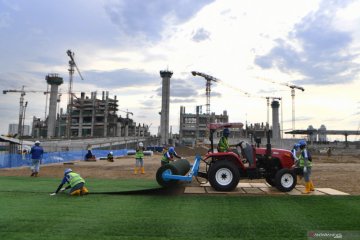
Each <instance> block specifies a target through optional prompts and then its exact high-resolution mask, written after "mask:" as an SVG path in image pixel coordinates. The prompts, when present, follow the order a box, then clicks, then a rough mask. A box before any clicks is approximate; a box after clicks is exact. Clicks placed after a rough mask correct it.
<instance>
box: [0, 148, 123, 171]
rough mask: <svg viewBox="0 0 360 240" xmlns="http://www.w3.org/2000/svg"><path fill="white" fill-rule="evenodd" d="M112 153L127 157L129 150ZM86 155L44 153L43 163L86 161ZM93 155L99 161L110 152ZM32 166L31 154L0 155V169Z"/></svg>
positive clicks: (94, 152)
mask: <svg viewBox="0 0 360 240" xmlns="http://www.w3.org/2000/svg"><path fill="white" fill-rule="evenodd" d="M111 151H112V152H113V155H114V157H120V156H125V155H127V152H128V150H127V149H121V150H111ZM86 153H87V150H80V151H67V152H49V153H44V155H43V159H42V161H41V163H42V164H50V163H62V162H70V161H77V160H84V156H85V154H86ZM92 153H93V155H95V157H96V158H97V159H99V158H100V157H106V156H107V154H108V153H109V150H92ZM30 165H31V156H30V154H0V168H14V167H21V166H30Z"/></svg>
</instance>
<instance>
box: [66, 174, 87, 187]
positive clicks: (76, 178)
mask: <svg viewBox="0 0 360 240" xmlns="http://www.w3.org/2000/svg"><path fill="white" fill-rule="evenodd" d="M68 175H69V181H70V186H71V187H74V186H76V185H77V184H79V183H82V182H83V183H85V180H84V179H83V178H82V177H80V175H79V174H77V173H74V172H71V173H68Z"/></svg>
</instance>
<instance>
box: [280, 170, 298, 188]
mask: <svg viewBox="0 0 360 240" xmlns="http://www.w3.org/2000/svg"><path fill="white" fill-rule="evenodd" d="M296 182H297V179H296V175H295V173H294V171H292V170H290V169H286V168H283V169H280V170H279V171H278V172H277V173H276V175H275V186H276V188H277V189H279V190H280V191H281V192H290V191H291V190H293V189H294V187H295V186H296Z"/></svg>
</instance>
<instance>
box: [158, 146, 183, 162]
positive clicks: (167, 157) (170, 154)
mask: <svg viewBox="0 0 360 240" xmlns="http://www.w3.org/2000/svg"><path fill="white" fill-rule="evenodd" d="M174 157H176V158H181V157H180V156H179V155H178V154H177V153H176V152H175V148H174V147H169V150H167V151H166V152H165V153H164V154H163V156H162V158H161V166H163V165H165V164H168V163H169V162H170V161H174Z"/></svg>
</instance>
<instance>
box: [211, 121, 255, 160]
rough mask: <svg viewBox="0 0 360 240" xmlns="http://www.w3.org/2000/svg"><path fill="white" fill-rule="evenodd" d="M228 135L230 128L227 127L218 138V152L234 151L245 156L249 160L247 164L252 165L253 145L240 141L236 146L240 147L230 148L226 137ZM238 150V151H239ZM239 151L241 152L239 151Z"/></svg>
mask: <svg viewBox="0 0 360 240" xmlns="http://www.w3.org/2000/svg"><path fill="white" fill-rule="evenodd" d="M229 135H230V130H229V129H228V128H224V130H223V135H222V137H221V138H220V141H219V144H218V147H217V149H218V152H234V153H236V154H237V155H239V156H242V157H244V158H246V160H247V161H248V162H249V166H250V167H252V166H253V164H254V151H253V147H252V146H251V145H250V144H249V143H248V142H245V141H241V142H240V143H239V144H238V145H236V146H237V147H238V146H239V147H240V149H238V148H236V149H230V145H229V141H228V137H229ZM239 150H240V151H239ZM239 152H241V154H240V153H239Z"/></svg>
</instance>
